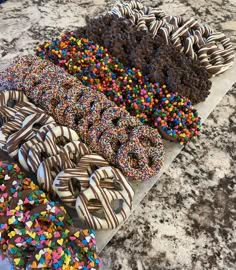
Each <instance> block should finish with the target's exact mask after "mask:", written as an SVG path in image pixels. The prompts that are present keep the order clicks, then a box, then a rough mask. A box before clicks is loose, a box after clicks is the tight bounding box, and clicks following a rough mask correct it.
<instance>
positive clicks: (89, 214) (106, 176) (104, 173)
mask: <svg viewBox="0 0 236 270" xmlns="http://www.w3.org/2000/svg"><path fill="white" fill-rule="evenodd" d="M89 184H90V187H89V188H88V189H86V190H85V191H83V192H82V193H81V194H79V196H78V198H77V200H76V210H77V213H78V216H79V218H80V219H81V220H83V221H84V222H85V223H86V224H87V225H88V226H89V227H91V228H94V229H97V230H101V229H114V228H116V227H117V226H118V225H119V224H121V223H122V222H123V221H124V220H125V219H126V218H127V216H128V213H129V212H130V210H131V207H132V200H133V196H134V191H133V189H132V187H131V186H130V184H129V183H128V182H127V181H126V179H125V178H124V176H123V175H122V174H121V172H120V171H119V170H118V169H115V168H113V167H102V168H99V169H97V170H96V171H95V173H94V174H93V175H92V176H91V177H90V182H89ZM91 201H96V202H97V204H99V203H100V204H101V206H102V207H100V208H99V211H92V209H91V208H89V205H90V203H91ZM114 202H118V207H116V209H114V208H115V207H114V206H113V203H114ZM103 213H104V214H103Z"/></svg>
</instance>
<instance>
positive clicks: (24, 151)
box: [18, 123, 56, 171]
mask: <svg viewBox="0 0 236 270" xmlns="http://www.w3.org/2000/svg"><path fill="white" fill-rule="evenodd" d="M55 126H56V123H52V124H48V125H45V126H43V127H41V128H40V129H39V130H38V132H37V133H36V136H35V137H34V138H32V139H31V140H29V141H27V142H25V143H24V144H23V145H22V146H21V147H20V149H19V151H18V160H19V162H20V164H21V166H22V167H23V168H24V169H25V170H26V171H30V170H31V169H30V167H29V165H28V163H27V159H28V155H29V151H30V149H31V147H33V146H34V145H36V144H37V143H40V142H43V141H44V139H45V136H46V133H47V132H48V131H49V130H51V129H52V128H54V127H55Z"/></svg>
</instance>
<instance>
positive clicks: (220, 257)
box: [0, 0, 236, 270]
mask: <svg viewBox="0 0 236 270" xmlns="http://www.w3.org/2000/svg"><path fill="white" fill-rule="evenodd" d="M144 2H145V3H148V4H152V5H153V3H155V4H156V5H158V6H160V7H161V8H163V9H164V10H165V11H166V13H168V14H179V15H184V16H185V17H191V16H196V17H197V18H199V20H200V21H202V22H204V21H206V22H208V23H209V24H210V25H211V26H212V27H213V28H214V29H216V30H221V31H224V32H225V33H226V34H227V35H231V36H232V42H233V43H234V44H235V45H236V0H214V1H207V0H198V1H196V0H165V1H144ZM112 3H113V1H111V0H108V1H106V0H94V1H92V0H70V1H67V0H60V1H59V0H58V1H55V0H54V1H52V0H47V1H46V0H45V1H43V0H21V1H12V0H11V1H10V0H8V1H6V2H5V3H4V4H1V5H0V65H5V64H7V63H8V62H9V61H10V60H11V59H12V58H13V57H14V56H16V55H20V54H21V55H22V54H27V53H29V52H33V49H34V47H35V46H36V45H37V44H38V43H39V42H42V40H48V39H50V38H52V37H53V36H55V37H56V36H58V35H59V34H60V32H62V31H64V30H68V29H71V30H74V29H76V27H77V26H79V25H83V24H84V23H85V17H86V16H95V15H98V14H99V13H101V12H104V11H105V10H106V9H107V8H109V7H110V6H111V5H112ZM155 4H154V5H155ZM235 81H236V76H235ZM101 256H102V258H103V261H104V266H103V269H105V270H108V269H109V270H112V269H122V270H126V269H127V270H130V269H132V270H136V269H137V270H143V269H144V270H146V269H147V270H165V269H175V270H177V269H180V270H183V269H189V270H203V269H204V270H205V269H207V270H208V269H214V270H218V269H222V270H231V269H232V270H235V269H236V85H235V86H234V87H233V88H232V89H231V90H230V91H229V92H228V94H227V95H226V96H225V97H224V99H223V100H222V101H221V103H220V104H219V105H218V106H217V107H216V108H215V110H214V112H213V113H212V114H211V116H210V117H209V118H208V120H207V121H206V122H205V126H204V128H203V131H202V135H201V138H200V139H199V140H198V141H197V142H196V143H195V144H190V145H189V146H187V147H186V148H185V149H184V150H183V151H182V153H181V154H180V155H179V156H178V157H177V158H176V160H175V162H174V163H173V164H172V166H171V167H170V168H169V170H168V171H167V172H166V173H165V174H164V175H163V176H162V177H161V179H160V180H159V182H158V183H157V184H156V185H155V186H154V188H153V189H152V190H151V191H150V192H149V194H148V195H147V196H146V198H145V199H144V200H143V202H142V203H141V204H140V206H139V207H138V208H137V209H136V210H135V212H134V214H133V215H132V216H131V217H130V218H129V220H128V221H127V222H126V224H125V225H124V226H123V227H122V229H121V230H120V231H119V232H118V233H117V235H116V236H115V237H114V238H113V240H112V241H111V242H110V243H109V244H108V246H107V247H106V248H105V249H104V250H103V252H102V254H101Z"/></svg>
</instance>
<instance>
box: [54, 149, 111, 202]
mask: <svg viewBox="0 0 236 270" xmlns="http://www.w3.org/2000/svg"><path fill="white" fill-rule="evenodd" d="M103 166H108V162H107V161H106V160H105V159H103V158H102V157H101V156H99V155H97V154H91V153H90V154H88V155H85V156H83V157H82V158H81V159H80V161H79V162H78V164H77V167H75V168H71V169H66V170H64V171H62V172H60V173H59V174H58V175H57V176H56V178H55V180H54V182H53V190H54V191H55V192H56V193H57V195H58V196H59V197H60V199H61V200H62V201H63V202H64V203H65V204H67V205H68V206H71V207H75V201H76V198H77V195H78V190H81V191H83V190H84V189H86V188H88V187H89V179H90V176H91V175H92V174H93V173H94V171H95V170H96V169H97V168H100V167H103Z"/></svg>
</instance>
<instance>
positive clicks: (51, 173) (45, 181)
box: [37, 152, 75, 192]
mask: <svg viewBox="0 0 236 270" xmlns="http://www.w3.org/2000/svg"><path fill="white" fill-rule="evenodd" d="M73 167H75V164H74V163H73V162H72V161H71V160H70V159H69V158H68V155H66V154H64V153H62V152H61V153H59V154H58V155H55V156H52V157H49V158H47V159H45V160H44V161H43V162H41V163H40V165H39V167H38V170H37V180H38V182H39V184H40V185H41V186H42V188H43V189H44V190H45V191H48V192H51V191H52V184H53V180H54V178H55V177H56V175H57V174H58V173H59V172H61V171H62V170H64V169H67V168H73Z"/></svg>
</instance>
